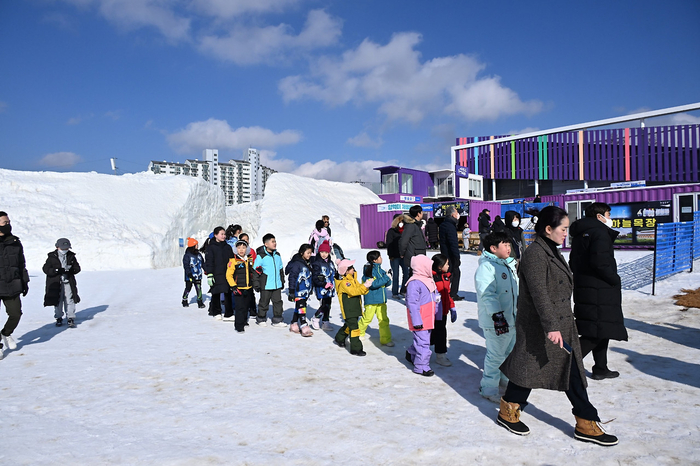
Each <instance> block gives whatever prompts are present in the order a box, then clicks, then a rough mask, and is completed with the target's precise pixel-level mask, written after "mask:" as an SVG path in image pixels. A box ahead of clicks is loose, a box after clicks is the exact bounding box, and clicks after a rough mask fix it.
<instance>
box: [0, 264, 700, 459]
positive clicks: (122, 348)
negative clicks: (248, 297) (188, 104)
mask: <svg viewBox="0 0 700 466" xmlns="http://www.w3.org/2000/svg"><path fill="white" fill-rule="evenodd" d="M365 252H366V251H362V252H359V251H354V252H353V251H351V252H350V254H349V255H351V257H357V258H362V257H363V256H364V254H365ZM475 267H476V257H474V256H466V255H465V256H464V261H463V266H462V269H463V275H462V277H463V278H462V294H463V295H464V296H465V297H466V298H467V299H466V300H465V301H461V302H459V303H458V304H457V308H458V313H459V318H458V321H457V323H455V324H448V335H449V338H450V348H449V351H448V357H449V358H450V359H451V360H452V362H453V363H454V365H453V366H452V367H441V366H438V365H436V364H433V365H432V368H433V369H434V370H435V374H436V376H435V377H432V378H424V377H420V376H418V375H416V374H413V373H412V372H411V370H410V369H409V368H408V367H407V363H406V362H405V361H404V351H405V347H406V346H408V345H409V344H410V342H411V333H410V332H409V331H408V330H407V326H406V313H405V308H404V307H403V305H402V303H400V302H397V301H390V302H389V316H390V319H391V330H392V334H393V337H394V341H395V342H396V346H395V347H394V348H387V347H381V346H379V343H378V333H377V330H376V325H374V326H372V327H371V328H370V330H369V334H370V335H371V339H370V340H368V341H366V342H364V345H365V350H366V351H367V353H368V354H367V356H366V357H364V358H358V357H355V356H351V355H350V354H349V352H348V351H347V350H344V349H340V348H338V347H336V346H334V345H333V344H332V340H331V339H332V333H326V332H323V331H317V332H315V334H314V336H313V337H312V338H302V337H301V336H299V335H293V334H290V333H289V332H288V331H287V330H286V329H278V328H272V327H266V328H261V327H258V326H256V325H255V324H253V325H252V326H251V327H249V328H248V329H247V330H246V332H245V334H241V335H239V334H236V333H235V332H234V330H233V324H232V323H223V322H220V321H215V320H213V319H211V318H210V317H207V315H206V309H197V307H196V305H195V306H190V307H189V308H182V307H181V305H180V295H181V293H182V285H183V282H182V272H181V270H180V269H177V268H172V269H161V270H135V271H110V272H104V271H103V272H85V273H81V274H80V275H78V285H79V288H80V294H81V296H82V297H83V301H82V302H81V303H80V304H79V306H78V314H77V321H78V326H77V328H75V329H68V328H66V327H65V326H64V327H61V328H56V327H55V326H54V324H53V310H52V309H51V308H43V307H42V306H41V305H42V301H41V299H42V295H43V282H44V280H43V277H42V275H40V274H38V273H36V272H35V271H32V282H31V290H30V294H29V295H28V296H27V298H26V299H25V300H24V306H23V308H24V316H23V319H22V322H21V323H20V325H19V327H18V329H17V331H16V332H15V334H14V336H15V339H16V340H17V343H18V348H17V350H15V351H7V350H5V359H4V360H2V361H0V370H1V371H2V375H3V376H2V378H1V379H0V393H2V422H0V438H1V439H2V448H1V449H0V463H2V464H16V465H20V464H71V465H72V464H153V465H161V464H168V465H186V464H204V463H206V464H260V465H263V464H264V465H269V464H299V465H302V464H303V465H308V464H331V463H332V464H336V465H337V464H396V465H403V464H467V463H472V462H474V463H476V464H496V462H499V463H500V464H576V463H581V464H583V463H586V464H601V465H602V464H613V463H614V464H619V463H622V464H645V465H648V464H655V465H657V464H684V465H685V464H697V463H698V462H700V453H699V452H700V449H699V448H698V446H700V433H699V432H698V423H697V412H698V405H699V404H700V370H699V369H700V368H699V367H698V360H699V359H700V358H699V357H700V343H698V342H700V317H699V316H698V310H697V309H691V310H690V311H688V312H681V311H680V308H678V307H676V306H674V305H673V304H672V302H671V300H670V299H669V296H670V295H672V294H674V293H675V292H676V291H677V290H678V289H679V288H681V287H689V286H692V284H693V283H695V284H697V283H698V282H699V281H700V280H698V277H699V276H700V275H699V274H698V273H697V272H696V273H693V274H681V276H676V277H674V278H672V279H669V280H665V281H664V282H663V283H661V284H660V285H659V295H658V296H654V297H652V296H649V294H648V290H646V289H644V290H642V291H625V292H624V293H625V295H624V296H625V312H626V316H627V325H628V328H629V333H630V341H629V342H612V343H611V349H610V353H609V358H610V367H611V368H612V369H614V370H619V371H620V373H621V376H620V377H619V378H618V379H613V380H605V381H592V380H591V381H589V394H590V397H591V399H592V401H593V403H594V404H595V405H596V407H597V408H598V410H599V412H600V415H601V417H602V418H603V419H604V420H607V419H611V418H616V420H615V422H613V423H611V424H608V425H607V428H608V430H609V431H610V432H611V433H613V434H615V435H617V436H619V437H620V444H619V445H618V446H615V447H611V448H604V447H600V446H596V445H590V444H584V443H581V442H577V441H575V440H574V439H573V416H572V415H571V407H570V405H569V403H568V401H567V399H566V397H565V396H564V394H563V393H556V392H550V391H544V390H536V391H534V392H533V394H532V396H531V402H532V404H531V405H530V406H528V408H527V410H526V412H525V413H524V414H523V417H522V419H523V421H524V422H526V423H527V424H528V425H529V426H530V428H531V430H532V434H531V435H529V436H528V437H522V438H521V437H516V436H515V435H513V434H510V433H508V432H507V431H506V430H505V429H503V428H501V427H498V426H497V425H496V424H495V422H494V418H495V416H496V412H497V406H496V405H495V404H493V403H491V402H489V401H487V400H485V399H483V398H481V396H479V394H478V384H479V379H480V376H481V373H480V368H481V367H482V365H483V358H484V351H485V350H484V346H483V338H482V337H481V332H480V330H479V329H478V327H477V323H476V304H475V303H474V302H473V301H474V300H475V295H474V289H473V285H472V284H471V281H472V276H473V272H474V270H475ZM193 301H194V300H193ZM316 306H317V303H316V301H315V300H312V301H311V307H312V308H313V309H315V308H316ZM285 309H286V311H285V319H286V320H287V322H288V321H289V318H290V315H291V309H292V306H291V304H290V303H288V302H287V301H286V300H285ZM339 313H340V311H339V308H338V304H337V302H334V304H333V309H332V323H333V324H334V327H335V328H336V329H337V325H339V323H340V319H339ZM433 360H434V356H433ZM590 365H591V360H590V356H589V357H588V358H587V359H586V367H587V368H588V369H590Z"/></svg>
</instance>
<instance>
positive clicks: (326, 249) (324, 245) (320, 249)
mask: <svg viewBox="0 0 700 466" xmlns="http://www.w3.org/2000/svg"><path fill="white" fill-rule="evenodd" d="M318 252H328V253H330V252H331V245H330V243H328V241H324V242H323V243H321V245H320V246H319V247H318Z"/></svg>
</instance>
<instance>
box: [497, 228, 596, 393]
mask: <svg viewBox="0 0 700 466" xmlns="http://www.w3.org/2000/svg"><path fill="white" fill-rule="evenodd" d="M518 272H519V276H520V295H519V297H518V315H517V317H516V318H515V332H516V334H515V347H514V348H513V351H512V352H511V353H510V355H509V356H508V358H506V360H505V362H504V363H503V364H502V365H501V371H503V373H504V374H505V375H506V377H508V378H509V379H510V380H512V381H513V383H516V384H518V385H520V386H522V387H527V388H546V389H549V390H561V391H564V390H568V389H569V373H570V372H571V363H572V361H575V363H576V364H577V365H578V368H579V372H580V373H581V374H582V379H583V383H584V385H586V377H583V374H585V372H584V369H583V361H582V360H581V346H580V345H579V341H578V333H577V332H576V324H575V322H574V314H573V313H572V312H571V292H572V290H573V280H574V279H573V277H572V275H571V271H570V270H569V267H568V266H567V265H566V263H565V262H564V259H563V257H562V255H561V253H560V252H559V251H557V252H556V255H555V253H554V251H552V249H551V248H550V247H549V245H548V244H547V243H546V241H545V240H544V238H542V237H540V236H538V237H537V238H536V239H535V241H534V242H533V243H532V244H531V245H530V246H529V247H528V248H527V249H526V250H525V251H524V252H523V255H522V260H521V262H520V269H519V271H518ZM556 331H559V332H561V336H562V337H563V338H564V341H565V342H566V343H568V344H569V345H570V346H571V348H572V349H573V354H568V353H567V352H566V351H565V350H564V349H562V348H559V345H555V344H554V343H552V342H551V341H549V339H547V333H549V332H556Z"/></svg>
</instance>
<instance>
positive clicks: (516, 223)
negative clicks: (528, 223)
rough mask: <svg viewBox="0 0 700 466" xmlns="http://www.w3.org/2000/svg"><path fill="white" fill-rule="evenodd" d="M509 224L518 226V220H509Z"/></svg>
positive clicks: (514, 226)
mask: <svg viewBox="0 0 700 466" xmlns="http://www.w3.org/2000/svg"><path fill="white" fill-rule="evenodd" d="M511 225H513V228H518V226H519V225H520V222H519V221H517V220H513V221H512V222H511Z"/></svg>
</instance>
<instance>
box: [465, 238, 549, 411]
mask: <svg viewBox="0 0 700 466" xmlns="http://www.w3.org/2000/svg"><path fill="white" fill-rule="evenodd" d="M510 247H511V243H510V237H509V236H508V234H507V233H505V232H499V233H491V234H489V235H487V236H486V237H485V238H484V253H483V254H482V256H481V258H480V259H479V267H478V268H477V269H476V273H475V274H474V285H475V287H476V302H477V304H478V309H479V311H478V312H479V327H481V329H482V330H483V332H484V338H485V339H486V357H485V358H484V375H483V377H482V378H481V387H480V389H479V393H481V396H483V397H484V398H486V399H488V400H489V401H493V402H494V403H500V401H501V397H500V395H499V393H498V386H499V383H500V385H503V386H506V385H507V384H508V379H507V378H506V376H505V375H503V373H502V372H501V369H500V367H501V364H503V361H505V359H506V357H507V356H508V355H509V354H510V352H511V351H512V350H513V346H514V345H515V331H513V332H511V331H510V328H511V327H513V326H514V325H515V315H516V310H517V304H518V274H517V272H516V270H515V265H516V260H515V258H514V257H510ZM542 337H543V338H544V335H542Z"/></svg>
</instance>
